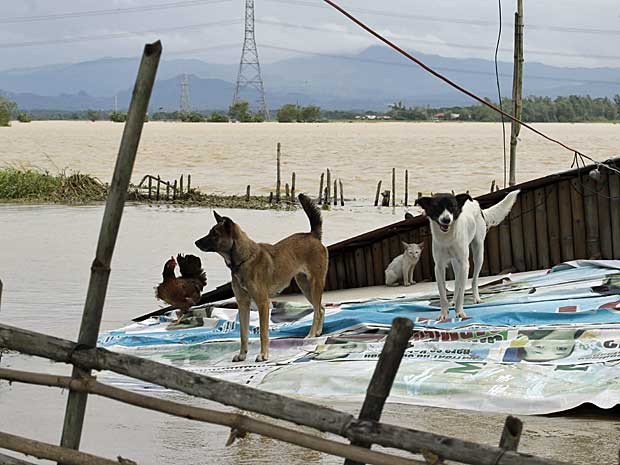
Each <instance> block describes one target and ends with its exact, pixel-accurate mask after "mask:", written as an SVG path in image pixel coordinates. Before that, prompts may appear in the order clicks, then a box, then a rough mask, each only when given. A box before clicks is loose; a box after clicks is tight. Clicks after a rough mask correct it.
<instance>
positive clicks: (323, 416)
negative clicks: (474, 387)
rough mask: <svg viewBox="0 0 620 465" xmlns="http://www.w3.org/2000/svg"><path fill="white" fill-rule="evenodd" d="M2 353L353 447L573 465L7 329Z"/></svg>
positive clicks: (491, 463)
mask: <svg viewBox="0 0 620 465" xmlns="http://www.w3.org/2000/svg"><path fill="white" fill-rule="evenodd" d="M0 347H5V348H7V349H11V350H16V351H18V352H22V353H24V354H29V355H34V356H38V357H45V358H48V359H51V360H54V361H57V362H63V363H72V364H74V365H77V366H80V367H82V368H84V369H87V370H91V369H94V370H101V371H102V370H109V371H112V372H114V373H118V374H121V375H125V376H129V377H132V378H135V379H140V380H142V381H146V382H150V383H154V384H157V385H159V386H163V387H166V388H169V389H174V390H177V391H180V392H184V393H186V394H189V395H193V396H196V397H201V398H204V399H208V400H213V401H215V402H219V403H222V404H224V405H230V406H233V407H236V408H238V409H241V410H248V411H251V412H255V413H260V414H264V415H268V416H270V417H272V418H278V419H281V420H285V421H290V422H293V423H297V424H299V425H305V426H309V427H311V428H315V429H317V430H319V431H324V432H328V433H333V434H337V435H339V436H342V437H346V438H347V439H349V440H350V441H360V440H361V441H367V442H371V443H373V444H377V445H380V446H384V447H393V448H396V449H402V450H405V451H409V452H412V453H414V454H416V453H419V452H420V450H422V449H428V450H430V451H433V452H434V453H436V454H437V455H439V456H441V457H444V458H445V459H446V460H455V461H458V462H463V463H475V464H480V465H569V464H568V463H567V462H561V461H558V460H553V459H545V458H541V457H533V456H531V455H527V454H521V453H516V452H510V451H508V452H506V451H503V450H502V449H500V448H498V447H494V446H489V445H486V444H477V443H474V442H469V441H464V440H461V439H458V438H453V437H449V436H444V435H440V434H434V433H428V432H425V431H419V430H415V429H411V428H404V427H401V426H395V425H390V424H386V423H378V422H376V421H370V420H367V421H360V420H357V419H356V418H354V417H353V415H351V414H349V413H346V412H341V411H338V410H336V409H333V408H330V407H324V406H321V405H317V404H314V403H311V402H307V401H304V400H300V399H294V398H291V397H286V396H282V395H279V394H274V393H271V392H267V391H261V390H259V389H254V388H251V387H249V386H245V385H241V384H236V383H233V382H230V381H224V380H222V379H216V378H212V377H209V376H205V375H201V374H197V373H191V372H189V371H186V370H183V369H181V368H177V367H174V366H170V365H164V364H161V363H158V362H154V361H152V360H148V359H144V358H140V357H135V356H132V355H128V354H120V353H115V352H111V351H109V350H105V349H101V348H87V347H86V348H83V347H80V346H78V344H76V343H74V342H71V341H67V340H65V339H60V338H57V337H53V336H47V335H44V334H40V333H36V332H34V331H28V330H25V329H21V328H17V327H14V326H9V325H5V324H2V323H0Z"/></svg>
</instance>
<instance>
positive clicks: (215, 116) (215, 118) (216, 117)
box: [207, 112, 229, 123]
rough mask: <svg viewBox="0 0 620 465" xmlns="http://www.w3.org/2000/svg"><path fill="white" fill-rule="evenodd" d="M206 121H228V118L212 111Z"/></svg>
mask: <svg viewBox="0 0 620 465" xmlns="http://www.w3.org/2000/svg"><path fill="white" fill-rule="evenodd" d="M207 121H209V123H228V121H229V120H228V116H226V115H223V114H221V113H217V112H213V113H211V116H209V119H208V120H207Z"/></svg>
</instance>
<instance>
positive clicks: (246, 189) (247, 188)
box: [245, 184, 250, 202]
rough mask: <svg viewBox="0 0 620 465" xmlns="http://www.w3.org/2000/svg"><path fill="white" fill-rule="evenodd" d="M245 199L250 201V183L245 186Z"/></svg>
mask: <svg viewBox="0 0 620 465" xmlns="http://www.w3.org/2000/svg"><path fill="white" fill-rule="evenodd" d="M245 201H246V202H249V201H250V185H249V184H248V186H247V187H246V188H245Z"/></svg>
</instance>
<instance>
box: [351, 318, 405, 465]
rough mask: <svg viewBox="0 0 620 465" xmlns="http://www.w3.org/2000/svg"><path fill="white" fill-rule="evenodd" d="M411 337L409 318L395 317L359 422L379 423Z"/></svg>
mask: <svg viewBox="0 0 620 465" xmlns="http://www.w3.org/2000/svg"><path fill="white" fill-rule="evenodd" d="M412 335H413V322H412V321H411V320H410V319H409V318H402V317H397V318H394V321H392V329H390V333H389V334H388V336H387V338H386V340H385V344H384V345H383V350H382V351H381V354H380V355H379V360H378V361H377V365H376V366H375V371H374V373H373V374H372V378H371V379H370V383H369V384H368V390H367V391H366V398H365V399H364V404H363V405H362V410H361V411H360V414H359V419H360V420H373V421H379V419H380V418H381V412H382V411H383V406H384V405H385V400H386V399H387V397H388V395H389V394H390V390H391V389H392V384H393V383H394V378H395V377H396V372H397V371H398V367H399V366H400V362H401V360H402V358H403V355H404V354H405V350H406V349H407V345H408V343H409V339H411V336H412ZM351 444H353V445H356V446H361V447H366V448H370V446H371V444H370V443H363V442H356V441H352V442H351ZM344 463H345V465H361V464H360V462H354V461H352V460H345V462H344Z"/></svg>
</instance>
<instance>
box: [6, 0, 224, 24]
mask: <svg viewBox="0 0 620 465" xmlns="http://www.w3.org/2000/svg"><path fill="white" fill-rule="evenodd" d="M231 1H232V0H186V1H179V2H172V3H156V4H154V5H146V6H135V7H130V8H113V9H108V10H91V11H74V12H65V13H57V14H48V15H34V16H16V17H13V18H0V24H17V23H31V22H37V21H53V20H59V19H70V18H86V17H90V16H105V15H116V14H124V13H142V12H146V11H158V10H168V9H173V8H185V7H190V6H202V5H211V4H215V3H229V2H231Z"/></svg>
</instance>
